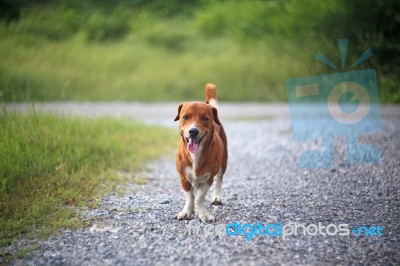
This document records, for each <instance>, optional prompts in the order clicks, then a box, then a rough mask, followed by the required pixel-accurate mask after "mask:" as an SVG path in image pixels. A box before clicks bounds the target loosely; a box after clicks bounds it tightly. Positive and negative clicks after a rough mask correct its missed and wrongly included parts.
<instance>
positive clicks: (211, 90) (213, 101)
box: [206, 83, 218, 108]
mask: <svg viewBox="0 0 400 266" xmlns="http://www.w3.org/2000/svg"><path fill="white" fill-rule="evenodd" d="M206 103H207V104H210V105H211V106H213V107H215V108H218V104H217V103H218V102H217V86H215V84H212V83H207V84H206Z"/></svg>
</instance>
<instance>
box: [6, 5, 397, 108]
mask: <svg viewBox="0 0 400 266" xmlns="http://www.w3.org/2000/svg"><path fill="white" fill-rule="evenodd" d="M29 2H30V1H27V2H26V3H25V2H24V3H25V4H24V3H19V4H16V6H20V7H21V8H22V7H26V8H22V9H21V14H20V15H21V16H20V17H19V18H18V19H15V20H13V21H11V22H10V23H8V24H6V23H4V22H2V21H0V58H1V60H0V102H1V101H3V102H9V101H27V100H28V101H54V100H56V101H58V100H78V101H87V100H88V101H104V100H122V101H171V100H172V101H182V100H195V99H203V97H204V95H203V87H204V84H205V83H206V82H213V83H215V84H217V86H218V88H219V90H218V94H219V99H220V100H222V101H280V102H287V97H286V88H285V84H286V80H288V79H289V78H295V77H302V76H310V75H311V76H315V75H320V74H327V73H332V72H338V71H340V70H330V69H328V67H327V66H325V65H323V64H322V63H320V62H318V61H317V60H315V54H316V52H317V51H321V52H322V53H323V54H325V55H326V56H327V57H328V58H330V59H331V60H332V62H333V63H335V64H336V65H340V63H341V60H340V54H339V49H338V46H337V39H339V38H349V46H348V49H347V55H346V62H347V64H348V65H349V64H351V62H355V60H356V59H357V58H358V57H359V56H360V55H361V54H362V53H363V52H364V51H365V50H366V49H367V48H371V50H372V52H373V53H374V55H375V56H374V57H373V58H371V59H370V60H368V61H366V62H364V63H362V64H360V65H359V66H358V67H355V68H352V69H351V70H358V69H366V68H374V69H376V71H377V73H378V82H379V91H380V99H381V101H382V102H399V101H400V90H399V89H398V88H399V78H398V74H397V73H398V72H399V71H397V70H398V66H397V65H396V64H395V61H396V57H395V55H396V52H395V51H398V50H399V48H398V47H399V46H398V42H396V41H395V39H393V40H392V42H388V41H386V40H384V39H382V40H380V39H379V36H380V34H365V35H366V36H365V37H366V38H367V36H371V38H372V39H368V38H367V39H365V40H364V41H361V40H358V41H357V40H356V39H357V38H356V39H354V38H355V37H354V36H353V34H352V33H350V32H353V31H355V30H356V29H353V27H349V26H344V25H345V24H343V25H342V22H343V21H342V20H343V19H344V18H346V15H349V14H350V13H347V11H346V8H351V7H352V5H347V4H346V5H342V4H340V3H338V1H335V0H329V1H324V2H323V3H321V2H320V1H316V0H307V1H193V2H192V1H190V2H191V4H187V5H185V4H184V3H183V2H182V1H175V0H172V1H150V2H148V1H133V2H132V1H124V0H121V1H112V3H111V2H110V1H101V3H100V2H98V1H89V2H87V1H83V2H82V3H78V2H79V1H78V2H76V1H73V3H72V2H71V3H70V1H61V2H59V1H56V2H54V3H53V4H51V3H50V2H52V1H50V2H49V3H47V2H46V3H47V4H46V3H42V4H38V5H29V4H28V3H29ZM75 2H76V3H75ZM142 2H143V3H142ZM147 2H148V3H147ZM367 2H370V3H369V5H370V6H371V3H372V4H373V5H372V6H375V4H374V3H373V2H372V1H367ZM367 6H368V5H367ZM389 7H390V5H389ZM380 8H384V7H382V6H381V7H380ZM354 11H355V12H356V14H353V15H352V16H351V18H350V21H351V19H352V18H353V17H355V15H358V14H364V13H363V12H359V8H355V9H354ZM0 13H1V12H0ZM367 13H368V12H367ZM378 13H379V12H378ZM368 14H369V13H368ZM395 14H396V13H393V14H392V15H391V16H392V17H395V16H396V15H395ZM359 19H360V20H359V22H362V23H361V24H360V25H368V23H372V20H370V19H368V20H367V21H363V20H362V18H359ZM392 22H393V21H392ZM343 23H344V22H343ZM347 23H349V22H347ZM366 23H367V24H366ZM396 23H397V22H396ZM396 23H394V24H388V28H396V25H397V24H396ZM333 25H336V26H333ZM349 25H351V26H353V24H352V23H350V24H349ZM373 25H375V24H374V23H373ZM389 25H391V26H389ZM354 26H356V25H354ZM367 28H368V27H367ZM372 28H374V27H372ZM350 29H351V30H350ZM347 30H350V32H347ZM371 30H372V29H371ZM346 32H347V34H345V33H346ZM367 32H368V31H367ZM351 36H353V37H354V38H353V37H351ZM360 36H361V35H360ZM373 36H375V37H373ZM376 38H377V39H376ZM375 39H376V40H375ZM378 39H379V40H378ZM392 55H393V56H392ZM347 70H349V69H348V68H346V71H347Z"/></svg>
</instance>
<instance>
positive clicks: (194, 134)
mask: <svg viewBox="0 0 400 266" xmlns="http://www.w3.org/2000/svg"><path fill="white" fill-rule="evenodd" d="M189 135H190V137H192V138H195V137H197V135H199V130H198V129H197V128H191V129H190V130H189Z"/></svg>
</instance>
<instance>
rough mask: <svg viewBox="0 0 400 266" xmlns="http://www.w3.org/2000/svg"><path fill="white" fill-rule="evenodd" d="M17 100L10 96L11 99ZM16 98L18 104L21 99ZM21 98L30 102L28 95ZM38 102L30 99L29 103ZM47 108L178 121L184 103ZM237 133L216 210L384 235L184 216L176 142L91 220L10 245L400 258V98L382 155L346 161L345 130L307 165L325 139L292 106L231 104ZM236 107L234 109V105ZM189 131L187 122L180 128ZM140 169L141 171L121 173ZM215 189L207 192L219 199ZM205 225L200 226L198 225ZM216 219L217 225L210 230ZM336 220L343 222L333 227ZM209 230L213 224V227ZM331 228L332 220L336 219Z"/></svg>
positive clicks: (283, 258)
mask: <svg viewBox="0 0 400 266" xmlns="http://www.w3.org/2000/svg"><path fill="white" fill-rule="evenodd" d="M9 107H10V106H9ZM10 108H11V107H10ZM12 108H16V109H18V110H25V109H26V108H27V107H26V106H21V105H14V106H12ZM28 109H29V108H28ZM36 109H38V110H41V111H51V112H55V113H59V114H71V113H75V114H78V115H88V116H99V115H111V116H119V117H128V118H137V119H141V120H143V121H145V122H148V123H158V124H164V125H169V126H171V127H176V126H177V124H176V123H175V124H174V122H173V121H172V119H173V117H174V115H175V112H176V104H175V103H168V104H151V105H146V104H128V103H111V104H105V103H98V104H79V103H66V104H60V103H55V104H42V105H38V106H36ZM220 114H221V117H222V120H223V123H224V125H225V129H226V133H227V136H228V141H229V155H230V158H229V164H228V170H227V172H226V174H225V177H224V183H223V186H222V200H223V202H224V204H223V205H222V206H218V207H214V206H212V205H210V204H207V205H206V206H207V208H208V209H209V210H210V211H211V212H212V213H213V214H214V215H215V217H216V222H215V223H208V225H210V224H211V225H218V224H224V225H228V224H231V223H234V222H236V221H237V222H239V223H240V224H246V223H250V224H256V223H257V222H258V221H260V222H262V223H263V224H264V225H267V224H270V223H273V224H278V223H279V222H282V223H283V224H284V225H287V224H289V223H298V224H300V223H301V224H304V225H306V226H308V225H310V224H316V225H318V223H321V225H323V226H327V225H329V224H334V225H339V224H348V225H349V226H348V228H349V229H350V230H351V229H353V228H358V227H360V226H367V227H371V226H378V225H379V226H380V227H382V228H383V236H380V235H376V236H365V235H360V236H356V235H355V234H354V233H352V232H351V233H350V235H346V236H343V235H338V234H336V235H332V236H322V235H319V234H317V235H303V234H302V233H301V231H299V232H300V233H299V235H297V236H294V235H293V236H287V237H286V239H283V237H276V236H275V237H274V236H269V235H266V236H260V235H256V236H254V238H253V239H252V240H246V236H227V235H224V236H218V235H211V236H205V234H204V228H205V225H206V224H205V223H202V222H200V221H199V220H198V219H192V220H190V221H178V220H176V219H174V216H175V214H176V213H177V212H178V211H180V210H181V208H182V207H183V204H184V196H183V193H182V190H181V188H180V184H179V181H178V177H177V173H176V170H175V161H174V151H171V153H169V154H166V155H165V156H163V157H162V158H160V159H159V160H157V161H154V162H150V163H149V164H148V165H146V167H145V168H144V169H143V171H142V172H139V173H136V174H137V175H141V176H146V177H147V178H148V180H149V182H147V183H146V184H144V185H137V184H130V185H127V187H126V193H124V194H122V195H119V194H117V193H111V194H110V195H108V196H107V197H105V198H104V199H103V200H102V204H101V206H100V207H99V208H97V209H90V210H87V211H86V212H85V219H88V220H89V221H90V225H89V226H88V227H85V228H82V229H80V230H65V231H62V232H60V233H59V234H57V235H55V236H53V237H50V238H49V239H46V240H38V241H28V240H22V241H21V242H20V243H19V245H18V246H13V247H10V248H9V249H10V250H18V249H21V248H24V247H26V246H29V245H36V246H37V247H38V249H37V250H35V251H34V252H33V253H31V254H29V255H27V256H26V257H25V258H24V259H21V260H16V261H14V262H13V264H15V265H26V264H27V265H188V264H195V265H203V264H207V265H209V264H211V265H214V264H222V265H226V264H232V265H270V264H290V265H292V264H301V265H332V264H340V265H346V264H373V265H379V264H385V265H388V264H392V265H396V264H397V265H399V264H400V248H399V247H400V230H399V226H398V222H399V220H400V219H399V218H400V179H399V175H400V153H399V148H400V138H399V136H400V134H399V132H400V108H399V107H398V106H391V107H384V108H382V114H383V129H382V132H381V133H380V134H378V135H370V136H365V138H364V140H365V141H366V142H368V143H371V144H374V145H376V146H377V147H378V148H380V150H381V152H382V155H381V162H380V164H376V165H368V164H363V165H349V164H347V163H346V162H345V160H344V156H345V151H344V150H345V147H346V144H345V139H344V138H339V139H336V140H335V142H334V144H335V145H334V147H335V149H334V154H335V162H334V166H333V167H332V168H331V169H302V168H298V167H297V164H296V160H297V156H298V155H299V154H300V152H301V151H303V150H304V149H306V148H307V147H309V146H310V145H315V144H313V143H311V144H310V143H308V144H307V143H298V142H295V141H293V140H292V138H291V134H290V120H289V117H288V111H287V106H285V105H264V104H241V105H238V104H222V105H221V111H220ZM228 114H229V115H228ZM177 138H178V133H177ZM121 174H130V173H121ZM210 195H211V193H208V196H207V198H206V199H207V200H208V202H209V201H210ZM189 225H191V226H192V227H194V226H200V227H201V230H200V233H199V234H196V233H195V232H194V229H193V230H192V231H191V234H190V235H189V230H188V227H189ZM210 228H213V227H211V226H208V227H207V228H206V230H211V229H210ZM333 231H334V230H333ZM207 232H210V231H207ZM331 232H332V230H331Z"/></svg>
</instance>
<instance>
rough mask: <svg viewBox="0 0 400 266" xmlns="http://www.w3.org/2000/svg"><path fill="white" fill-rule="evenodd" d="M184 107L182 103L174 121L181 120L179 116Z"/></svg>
mask: <svg viewBox="0 0 400 266" xmlns="http://www.w3.org/2000/svg"><path fill="white" fill-rule="evenodd" d="M182 106H183V103H181V104H180V105H179V106H178V114H177V115H176V117H175V119H174V121H178V120H179V114H180V113H181V109H182Z"/></svg>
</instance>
